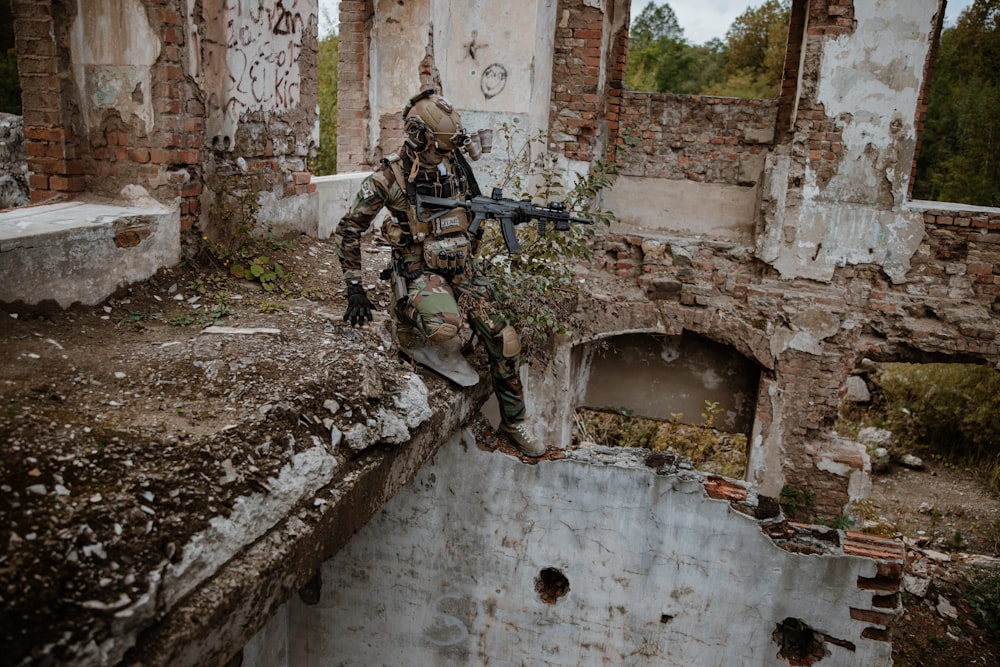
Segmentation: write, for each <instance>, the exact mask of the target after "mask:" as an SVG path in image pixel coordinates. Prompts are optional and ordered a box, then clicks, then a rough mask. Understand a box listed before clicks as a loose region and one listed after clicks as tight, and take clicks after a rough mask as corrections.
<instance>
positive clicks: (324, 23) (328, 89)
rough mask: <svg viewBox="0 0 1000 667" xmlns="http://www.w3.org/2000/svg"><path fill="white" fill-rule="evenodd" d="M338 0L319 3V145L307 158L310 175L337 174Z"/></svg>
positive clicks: (323, 0) (324, 0)
mask: <svg viewBox="0 0 1000 667" xmlns="http://www.w3.org/2000/svg"><path fill="white" fill-rule="evenodd" d="M339 12H340V0H320V2H319V44H318V49H319V53H318V59H317V67H316V70H317V76H318V77H319V91H318V92H319V146H318V147H317V149H316V155H315V156H314V157H313V158H312V159H310V160H309V171H310V172H312V174H313V176H326V175H329V174H335V173H337V90H338V86H337V66H338V60H339V57H340V54H339V51H340V36H339V27H340V21H339Z"/></svg>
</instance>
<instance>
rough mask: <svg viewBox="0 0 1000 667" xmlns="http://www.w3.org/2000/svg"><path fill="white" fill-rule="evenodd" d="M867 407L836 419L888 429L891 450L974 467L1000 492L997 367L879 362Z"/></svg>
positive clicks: (998, 372)
mask: <svg viewBox="0 0 1000 667" xmlns="http://www.w3.org/2000/svg"><path fill="white" fill-rule="evenodd" d="M870 379H871V380H872V381H873V383H874V384H876V385H877V390H876V392H875V396H874V400H873V402H872V407H871V408H867V409H852V410H848V411H845V412H844V413H843V414H842V418H843V419H844V420H845V421H849V422H854V423H856V424H861V425H864V426H878V427H880V428H885V429H888V430H890V431H892V432H893V435H894V448H896V449H897V450H903V451H906V450H913V451H916V452H918V453H920V454H922V455H924V456H929V457H931V458H933V459H935V460H938V461H941V462H942V463H944V464H946V465H956V466H967V467H969V468H971V469H973V470H975V471H977V472H978V473H979V474H980V475H981V476H982V478H983V480H984V481H985V482H986V483H987V484H988V485H989V486H990V488H991V489H993V490H994V491H1000V371H996V370H993V369H992V368H988V367H986V366H977V365H971V364H900V363H891V364H881V365H879V366H878V367H877V371H876V372H875V374H874V375H873V376H871V378H870Z"/></svg>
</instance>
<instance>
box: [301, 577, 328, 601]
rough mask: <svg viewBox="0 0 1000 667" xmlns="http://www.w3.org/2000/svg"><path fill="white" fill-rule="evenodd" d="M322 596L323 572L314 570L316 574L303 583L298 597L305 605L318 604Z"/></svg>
mask: <svg viewBox="0 0 1000 667" xmlns="http://www.w3.org/2000/svg"><path fill="white" fill-rule="evenodd" d="M322 596H323V573H322V571H321V570H316V574H315V575H314V576H313V578H312V579H310V580H309V581H307V582H306V583H305V585H303V586H302V588H300V589H299V599H300V600H302V602H304V603H305V604H307V605H315V604H319V601H320V599H321V598H322Z"/></svg>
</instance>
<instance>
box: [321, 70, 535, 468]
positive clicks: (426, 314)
mask: <svg viewBox="0 0 1000 667" xmlns="http://www.w3.org/2000/svg"><path fill="white" fill-rule="evenodd" d="M403 119H404V126H403V127H404V131H405V133H406V139H405V141H404V143H403V147H402V152H401V153H400V154H399V155H390V156H389V157H387V158H385V159H383V160H382V164H381V165H380V167H379V168H378V169H376V170H375V171H374V172H373V173H372V174H371V175H369V176H367V177H366V178H365V179H364V181H362V183H361V187H360V189H359V191H358V193H357V194H356V195H355V197H354V202H353V204H352V206H351V209H350V210H349V211H348V212H347V214H346V215H344V217H343V219H342V220H341V221H340V225H339V226H338V228H337V230H338V231H337V234H338V236H339V250H340V256H341V265H342V267H343V269H344V278H345V280H346V281H347V303H348V305H347V312H346V313H345V314H344V319H345V320H349V321H350V322H351V325H352V326H353V325H359V324H363V323H364V321H365V319H367V320H369V321H370V320H371V319H372V304H371V302H370V301H369V300H368V296H367V294H366V293H365V289H364V287H363V286H362V284H361V280H360V278H361V273H360V272H361V236H362V234H364V232H365V230H367V229H368V227H369V224H370V223H371V221H372V219H373V218H374V217H375V216H376V215H377V214H378V213H379V212H380V211H381V210H382V208H383V207H385V208H387V209H388V210H389V213H390V216H389V217H388V218H387V219H386V221H385V223H384V225H383V230H382V232H383V235H384V236H385V238H386V239H387V240H388V241H389V243H390V245H391V246H392V255H393V272H394V273H395V280H394V282H395V283H396V285H397V286H398V288H397V290H396V291H397V293H396V297H397V302H396V307H395V309H394V315H395V317H397V318H398V321H401V322H402V323H405V324H409V325H412V326H413V327H414V328H415V329H417V330H418V331H419V332H420V333H421V334H422V335H423V336H424V337H426V339H427V340H428V341H431V342H433V343H442V342H445V341H450V340H452V339H454V338H455V337H456V336H459V334H460V333H461V332H462V330H463V328H464V325H466V324H467V325H468V326H469V327H471V329H472V331H474V332H475V334H476V336H477V337H478V338H479V340H480V341H482V342H483V344H484V345H485V347H486V352H487V355H488V356H489V360H490V374H491V377H492V380H493V390H494V392H495V393H496V396H497V400H498V402H499V404H500V412H501V425H500V431H501V432H502V433H504V434H505V435H506V436H507V437H509V438H510V439H511V440H512V441H513V442H514V443H515V444H516V445H517V447H518V449H519V450H520V451H521V452H522V453H524V454H525V455H527V456H532V457H537V456H541V455H542V454H544V453H545V447H544V446H543V445H542V444H541V443H539V442H536V441H535V440H534V439H533V438H532V437H531V436H530V434H529V433H528V432H527V430H526V429H525V428H524V416H525V406H524V390H523V388H522V386H521V381H520V378H519V375H518V369H519V366H520V353H521V342H520V339H519V337H518V335H517V331H515V329H514V327H512V326H511V325H510V324H509V323H508V322H507V320H506V319H505V318H504V316H503V315H502V313H501V312H500V308H499V304H498V302H497V297H496V293H495V292H494V290H493V287H492V286H491V285H490V283H489V281H488V280H487V278H486V276H485V275H484V273H483V272H482V270H481V269H480V268H479V267H478V266H477V262H476V260H475V254H476V249H477V247H476V246H477V244H478V240H479V239H478V238H476V236H475V235H473V234H470V233H469V232H468V228H469V224H470V222H469V216H468V214H467V212H466V210H465V209H463V208H456V209H453V210H450V211H447V212H444V213H442V214H439V215H435V216H434V219H433V220H428V219H427V217H426V216H424V219H421V217H420V216H418V211H417V210H416V196H417V194H418V193H419V194H420V195H421V196H431V197H442V198H448V199H458V200H464V199H466V198H467V197H473V196H478V195H479V194H480V191H479V185H478V184H477V183H476V179H475V176H474V174H473V173H472V168H471V167H470V166H469V163H468V162H467V161H466V159H465V157H464V156H463V155H462V153H461V152H460V149H464V150H465V151H466V152H468V153H469V154H470V156H471V157H472V158H473V159H478V157H479V153H480V146H479V144H478V142H477V137H476V136H475V135H473V136H472V137H471V138H470V135H468V134H466V132H465V129H464V128H463V127H462V123H461V119H460V118H459V115H458V113H457V112H456V111H455V110H454V108H453V107H452V106H451V104H449V102H448V101H447V100H446V99H444V98H443V97H441V96H440V95H437V94H435V91H434V90H433V89H428V90H425V91H423V92H422V93H420V94H419V95H417V96H415V97H413V98H412V99H411V100H410V102H409V104H407V105H406V108H405V109H404V111H403ZM466 330H467V329H466Z"/></svg>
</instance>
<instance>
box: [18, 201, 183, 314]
mask: <svg viewBox="0 0 1000 667" xmlns="http://www.w3.org/2000/svg"><path fill="white" fill-rule="evenodd" d="M179 260H180V213H179V211H178V210H177V209H176V208H173V209H167V208H164V207H161V206H159V205H156V204H155V203H154V202H152V201H151V200H150V202H149V203H144V204H142V205H114V204H101V203H88V202H83V201H74V202H63V203H58V204H47V205H42V206H31V207H26V208H19V209H11V210H7V211H3V212H0V302H5V303H14V302H18V301H20V302H24V303H26V304H29V305H37V304H40V303H42V302H45V301H54V302H55V303H56V304H58V305H59V306H62V307H64V308H65V307H67V306H70V305H72V304H74V303H83V304H86V305H93V304H96V303H100V302H101V301H103V300H104V299H106V298H107V297H108V296H110V295H111V294H113V293H114V292H115V290H117V289H118V288H120V287H123V286H125V285H128V284H131V283H134V282H138V281H140V280H145V279H146V278H149V277H150V276H152V275H153V274H154V273H156V271H157V270H159V269H160V268H162V267H164V266H171V265H173V264H176V263H177V262H178V261H179Z"/></svg>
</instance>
